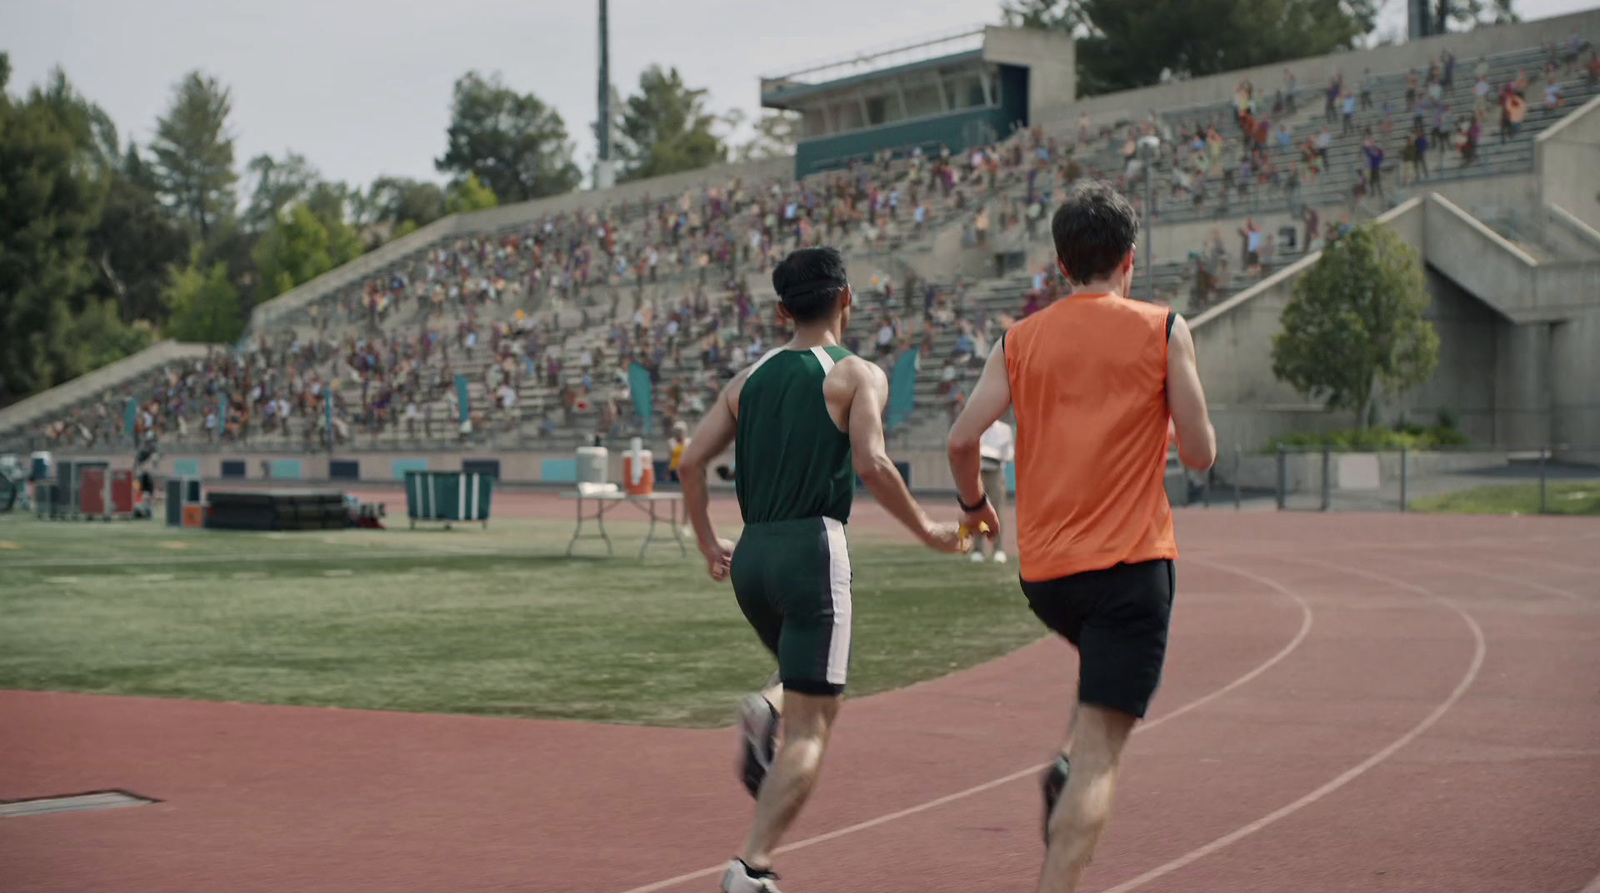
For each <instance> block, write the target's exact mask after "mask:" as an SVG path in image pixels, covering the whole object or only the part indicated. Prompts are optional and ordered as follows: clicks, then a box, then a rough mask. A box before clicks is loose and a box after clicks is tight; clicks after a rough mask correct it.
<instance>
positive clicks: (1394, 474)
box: [1222, 444, 1600, 514]
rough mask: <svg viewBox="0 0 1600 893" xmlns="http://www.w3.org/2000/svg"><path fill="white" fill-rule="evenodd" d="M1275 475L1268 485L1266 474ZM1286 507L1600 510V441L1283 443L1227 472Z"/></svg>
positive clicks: (1231, 479)
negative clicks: (1453, 445) (1417, 445)
mask: <svg viewBox="0 0 1600 893" xmlns="http://www.w3.org/2000/svg"><path fill="white" fill-rule="evenodd" d="M1268 474H1270V475H1271V480H1270V487H1264V486H1263V484H1266V483H1267V481H1265V480H1263V478H1264V477H1265V476H1266V475H1268ZM1222 477H1223V478H1224V479H1225V480H1228V486H1231V487H1236V488H1239V489H1240V490H1241V491H1243V492H1249V493H1256V494H1260V493H1261V492H1263V491H1264V490H1268V491H1270V493H1271V494H1272V496H1273V501H1274V506H1275V507H1276V508H1277V509H1278V510H1280V511H1323V512H1326V511H1367V512H1406V511H1455V512H1502V513H1509V512H1519V513H1526V514H1533V513H1537V514H1600V445H1594V446H1581V445H1571V444H1552V445H1548V446H1540V447H1535V448H1532V449H1522V450H1482V449H1470V448H1462V449H1437V450H1406V449H1376V450H1375V449H1341V448H1338V447H1283V448H1280V449H1278V450H1277V451H1276V452H1275V453H1270V454H1254V455H1248V456H1236V458H1235V463H1234V468H1233V469H1232V470H1231V472H1228V471H1225V472H1224V473H1223V475H1222Z"/></svg>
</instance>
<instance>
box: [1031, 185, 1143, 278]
mask: <svg viewBox="0 0 1600 893" xmlns="http://www.w3.org/2000/svg"><path fill="white" fill-rule="evenodd" d="M1050 234H1051V235H1052V236H1054V237H1055V240H1056V256H1057V257H1059V258H1061V266H1062V267H1064V268H1066V272H1067V278H1068V279H1070V280H1072V281H1073V282H1075V283H1083V282H1089V281H1092V280H1095V279H1099V278H1100V277H1102V276H1106V275H1109V274H1110V273H1111V272H1112V271H1114V270H1116V268H1117V265H1118V264H1121V263H1122V259H1123V258H1125V257H1127V256H1128V252H1129V251H1131V250H1133V241H1134V239H1135V238H1136V237H1137V236H1138V235H1139V219H1138V218H1137V217H1135V216H1134V213H1133V206H1132V205H1130V204H1128V200H1127V199H1125V198H1123V197H1122V195H1121V193H1119V192H1117V191H1116V190H1115V189H1112V188H1111V187H1110V186H1108V185H1106V184H1105V183H1103V182H1101V181H1098V180H1092V181H1089V182H1087V183H1079V184H1078V185H1077V186H1074V187H1072V188H1071V189H1070V190H1068V191H1067V200H1066V201H1064V202H1062V204H1061V207H1059V208H1057V209H1056V213H1055V216H1054V217H1053V218H1051V220H1050Z"/></svg>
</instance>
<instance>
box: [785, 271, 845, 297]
mask: <svg viewBox="0 0 1600 893" xmlns="http://www.w3.org/2000/svg"><path fill="white" fill-rule="evenodd" d="M849 286H850V283H849V282H848V281H847V280H846V279H845V278H844V277H842V276H823V277H821V278H819V279H808V280H806V281H805V282H796V283H793V284H792V285H790V286H789V287H788V288H786V289H784V291H783V293H782V294H780V295H778V297H779V299H781V300H788V299H789V298H797V297H799V296H801V295H808V294H811V293H812V292H817V291H825V290H828V289H835V288H848V287H849Z"/></svg>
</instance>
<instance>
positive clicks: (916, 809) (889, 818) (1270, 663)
mask: <svg viewBox="0 0 1600 893" xmlns="http://www.w3.org/2000/svg"><path fill="white" fill-rule="evenodd" d="M1190 561H1191V562H1192V563H1194V564H1204V565H1207V566H1209V567H1212V568H1215V569H1217V570H1221V571H1223V572H1225V573H1230V574H1234V575H1235V576H1240V577H1244V578H1246V579H1248V580H1252V581H1254V582H1258V583H1261V584H1262V585H1264V586H1266V587H1267V588H1269V589H1271V590H1273V591H1274V592H1277V593H1279V594H1281V595H1284V596H1287V597H1288V598H1290V599H1292V600H1293V601H1294V602H1295V604H1297V605H1299V607H1300V629H1299V630H1297V631H1296V632H1295V634H1294V637H1293V638H1292V639H1290V640H1289V642H1288V644H1286V645H1284V646H1283V647H1282V648H1281V649H1279V650H1278V652H1277V653H1276V654H1274V655H1272V656H1271V657H1269V658H1267V659H1266V660H1265V661H1263V662H1262V663H1260V664H1258V665H1256V666H1255V667H1254V668H1253V669H1251V670H1250V671H1249V672H1247V673H1245V674H1244V675H1243V676H1240V677H1238V678H1237V679H1234V680H1233V681H1232V682H1229V683H1228V684H1227V685H1224V686H1223V687H1221V688H1219V689H1217V690H1216V691H1213V692H1211V693H1210V694H1207V695H1204V696H1202V697H1199V698H1196V699H1195V700H1193V701H1190V702H1189V703H1187V704H1184V705H1183V706H1182V707H1179V708H1177V709H1176V710H1173V711H1172V712H1171V713H1166V714H1163V715H1161V716H1158V717H1156V718H1155V719H1152V720H1149V721H1147V722H1144V723H1141V724H1140V725H1138V726H1137V727H1135V728H1134V730H1133V733H1134V734H1139V733H1140V732H1146V731H1149V730H1150V729H1153V728H1156V727H1158V726H1160V725H1161V724H1162V723H1165V722H1167V721H1168V720H1172V719H1177V718H1178V717H1180V716H1182V715H1184V714H1185V713H1189V712H1191V711H1194V710H1198V709H1200V708H1201V707H1204V706H1205V705H1207V704H1209V703H1211V702H1212V701H1215V700H1216V699H1217V698H1220V697H1222V696H1223V695H1225V694H1227V693H1229V692H1231V691H1233V690H1234V689H1236V688H1238V687H1239V686H1241V685H1244V684H1245V683H1247V682H1249V681H1251V680H1252V679H1255V678H1256V677H1258V676H1260V675H1261V674H1262V673H1265V672H1266V671H1267V670H1270V669H1272V667H1274V666H1276V665H1277V664H1278V663H1279V662H1280V661H1282V660H1283V659H1284V658H1286V657H1288V656H1289V655H1290V654H1291V653H1293V652H1294V650H1295V649H1296V648H1299V647H1300V643H1301V642H1304V641H1305V640H1306V636H1308V635H1310V633H1311V626H1312V622H1313V620H1312V617H1313V614H1312V611H1311V604H1310V602H1307V601H1306V600H1305V599H1304V598H1302V597H1301V596H1300V594H1299V593H1296V592H1293V591H1291V590H1289V589H1288V588H1286V587H1284V586H1281V585H1279V584H1278V583H1276V582H1273V581H1271V580H1268V579H1266V578H1265V577H1258V576H1256V575H1254V574H1250V573H1244V572H1241V571H1238V570H1237V569H1235V568H1231V567H1228V566H1226V565H1221V564H1217V563H1215V562H1212V561H1207V560H1205V559H1198V558H1197V559H1190ZM1049 765H1050V764H1049V763H1039V764H1037V765H1033V766H1028V767H1027V768H1025V769H1019V770H1017V771H1016V772H1012V773H1011V774H1009V775H1003V776H1001V777H1000V778H996V779H994V780H993V781H986V782H984V783H982V784H979V785H974V786H972V787H970V788H967V789H966V790H962V791H956V792H955V793H953V794H946V795H944V796H943V797H936V798H934V799H932V800H928V801H926V802H924V803H918V804H916V805H914V806H908V807H906V808H905V809H899V810H895V811H894V812H889V813H884V814H883V815H880V816H877V817H876V818H871V819H867V820H866V821H862V822H857V823H855V824H854V825H846V826H845V827H843V828H837V829H835V830H833V831H829V832H827V833H824V834H818V835H816V836H815V837H807V838H805V839H804V840H797V841H795V842H794V843H789V844H785V845H783V846H781V847H778V848H777V849H775V850H773V853H774V854H779V853H791V852H794V851H795V850H799V849H804V848H806V847H809V846H816V845H817V844H819V843H827V842H828V841H830V840H837V839H839V838H841V837H846V836H849V835H851V834H856V833H858V832H861V831H866V830H867V829H869V828H876V827H878V826H879V825H886V824H888V823H890V822H895V821H899V820H900V819H903V818H906V817H907V816H913V815H916V814H918V813H921V812H927V811H928V810H930V809H936V808H938V807H940V806H944V805H945V804H947V803H954V802H955V801H957V800H964V799H966V798H967V797H971V796H973V795H975V794H981V793H983V792H984V791H989V790H993V789H995V788H998V787H1000V786H1002V785H1007V784H1010V783H1011V782H1014V781H1017V780H1019V779H1023V778H1027V777H1029V776H1031V775H1034V774H1035V773H1038V772H1041V771H1043V770H1044V769H1045V768H1047V767H1048V766H1049ZM726 867H727V865H726V863H719V864H717V865H715V866H713V867H711V868H702V869H700V870H698V871H691V872H687V873H685V874H680V875H678V876H676V877H670V878H667V879H666V880H662V881H656V882H655V883H652V884H645V885H644V886H642V887H632V888H629V889H628V890H625V891H623V893H655V891H657V890H665V889H667V888H669V887H675V886H677V885H678V884H682V883H687V882H689V881H696V880H700V879H701V878H707V877H711V876H713V875H715V874H717V873H718V872H720V871H723V870H724V869H725V868H726Z"/></svg>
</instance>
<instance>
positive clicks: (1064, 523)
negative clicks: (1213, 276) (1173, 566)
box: [1005, 294, 1178, 581]
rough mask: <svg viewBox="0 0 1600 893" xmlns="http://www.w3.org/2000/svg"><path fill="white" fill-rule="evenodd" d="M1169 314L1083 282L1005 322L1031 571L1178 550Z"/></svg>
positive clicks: (1053, 574)
mask: <svg viewBox="0 0 1600 893" xmlns="http://www.w3.org/2000/svg"><path fill="white" fill-rule="evenodd" d="M1170 317H1171V311H1169V310H1168V309H1167V308H1166V307H1161V306H1158V305H1155V304H1146V303H1144V302H1142V301H1130V300H1127V299H1126V298H1122V297H1118V296H1116V295H1109V294H1100V295H1082V294H1080V295H1073V296H1071V297H1067V298H1062V299H1061V300H1058V301H1056V302H1055V303H1054V304H1052V305H1050V306H1049V307H1046V308H1045V309H1043V310H1041V311H1039V312H1038V313H1035V314H1033V315H1032V316H1030V317H1028V318H1027V319H1025V320H1023V321H1021V322H1019V323H1017V324H1016V325H1014V326H1012V327H1011V329H1010V331H1008V332H1007V333H1006V336H1005V355H1006V372H1007V377H1008V378H1009V379H1010V381H1011V402H1012V405H1013V406H1014V407H1015V408H1016V415H1017V446H1016V450H1017V466H1016V467H1017V490H1016V505H1017V545H1018V546H1019V547H1020V552H1021V558H1022V578H1023V579H1024V580H1029V581H1041V580H1053V579H1056V578H1058V577H1065V576H1068V575H1071V574H1078V573H1083V572H1084V571H1092V570H1101V569H1103V568H1108V567H1111V566H1112V565H1115V564H1118V563H1122V562H1137V561H1153V560H1155V559H1158V558H1177V557H1178V544H1177V540H1176V539H1175V538H1174V537H1173V533H1172V507H1171V506H1170V505H1169V504H1168V502H1167V490H1166V485H1165V478H1166V468H1167V424H1168V422H1169V421H1170V414H1169V413H1168V411H1167V338H1168V334H1169V331H1170Z"/></svg>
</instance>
